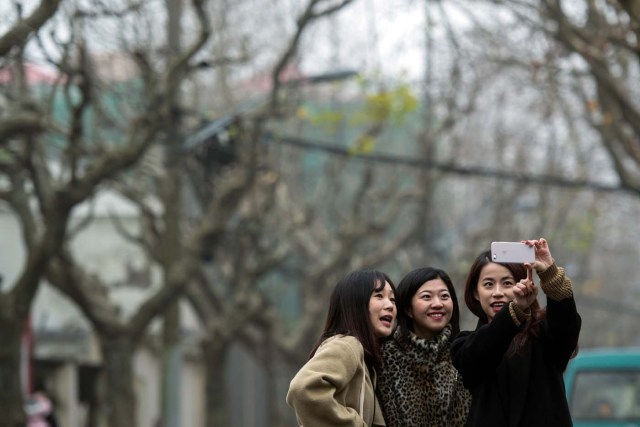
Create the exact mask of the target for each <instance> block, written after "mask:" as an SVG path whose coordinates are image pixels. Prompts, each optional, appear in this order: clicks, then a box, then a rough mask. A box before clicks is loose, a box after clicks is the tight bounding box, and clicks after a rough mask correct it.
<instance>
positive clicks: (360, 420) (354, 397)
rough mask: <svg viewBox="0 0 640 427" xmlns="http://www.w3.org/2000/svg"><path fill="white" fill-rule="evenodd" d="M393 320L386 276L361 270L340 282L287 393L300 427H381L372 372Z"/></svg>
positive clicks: (391, 287) (379, 360)
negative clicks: (314, 342) (315, 341)
mask: <svg viewBox="0 0 640 427" xmlns="http://www.w3.org/2000/svg"><path fill="white" fill-rule="evenodd" d="M395 317H396V306H395V286H394V285H393V282H392V281H391V279H389V277H388V276H387V275H386V274H384V273H381V272H379V271H375V270H360V271H355V272H352V273H349V274H348V275H347V276H345V277H344V278H343V279H342V280H340V281H339V282H338V284H337V285H336V287H335V288H334V290H333V294H332V295H331V299H330V302H329V312H328V314H327V321H326V324H325V328H324V332H323V333H322V335H321V336H320V339H319V340H318V344H317V345H316V346H315V347H314V349H313V350H312V351H311V355H310V359H309V360H308V361H307V363H306V364H305V365H304V366H303V367H302V368H301V369H300V370H299V371H298V373H297V374H296V376H295V377H294V378H293V380H291V384H290V386H289V392H288V393H287V403H288V404H289V405H290V406H291V407H292V408H293V409H294V411H295V413H296V417H297V419H298V424H299V425H300V426H306V427H322V426H327V427H337V426H350V427H351V426H358V427H361V426H384V425H385V422H384V418H383V416H382V411H381V409H380V405H379V404H378V401H377V399H376V396H375V383H376V370H378V369H379V368H380V366H381V364H382V358H381V354H380V341H381V339H382V338H384V337H387V336H389V335H390V334H391V332H392V330H393V326H394V321H395Z"/></svg>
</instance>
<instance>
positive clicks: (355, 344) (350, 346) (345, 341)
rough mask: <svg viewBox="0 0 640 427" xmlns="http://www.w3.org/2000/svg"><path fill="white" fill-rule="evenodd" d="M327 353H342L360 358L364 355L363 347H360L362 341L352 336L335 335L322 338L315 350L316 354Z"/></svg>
mask: <svg viewBox="0 0 640 427" xmlns="http://www.w3.org/2000/svg"><path fill="white" fill-rule="evenodd" d="M328 353H329V354H332V353H342V354H345V355H351V356H354V357H355V358H357V359H361V358H362V357H363V356H364V347H362V343H360V341H359V340H358V339H357V338H356V337H354V336H351V335H335V336H333V337H330V338H327V339H326V340H324V342H323V343H322V344H320V347H318V350H317V351H316V354H318V355H319V354H328Z"/></svg>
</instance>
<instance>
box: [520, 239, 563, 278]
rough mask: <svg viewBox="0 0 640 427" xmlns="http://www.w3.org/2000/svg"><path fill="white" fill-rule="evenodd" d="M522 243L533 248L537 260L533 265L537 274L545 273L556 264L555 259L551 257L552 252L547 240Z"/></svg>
mask: <svg viewBox="0 0 640 427" xmlns="http://www.w3.org/2000/svg"><path fill="white" fill-rule="evenodd" d="M522 243H526V244H527V245H529V246H533V249H534V251H535V255H536V260H535V262H534V263H533V264H531V265H532V266H533V267H534V268H535V269H536V272H537V273H538V274H540V273H543V272H544V271H545V270H546V269H547V268H549V267H551V266H552V265H553V263H554V262H555V261H554V260H553V257H552V256H551V250H549V244H548V243H547V240H546V239H545V238H543V237H541V238H540V239H538V240H522ZM525 265H527V264H525Z"/></svg>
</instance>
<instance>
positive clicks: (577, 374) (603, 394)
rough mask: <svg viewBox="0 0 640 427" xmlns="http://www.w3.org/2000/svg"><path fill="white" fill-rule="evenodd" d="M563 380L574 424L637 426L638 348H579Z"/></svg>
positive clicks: (639, 391) (639, 393)
mask: <svg viewBox="0 0 640 427" xmlns="http://www.w3.org/2000/svg"><path fill="white" fill-rule="evenodd" d="M564 381H565V385H566V392H567V400H568V401H569V408H570V410H571V417H572V419H573V425H574V426H575V427H632V426H637V427H640V348H601V349H583V350H580V352H579V353H578V356H577V357H576V358H574V359H572V360H571V361H570V362H569V366H568V367H567V370H566V371H565V374H564Z"/></svg>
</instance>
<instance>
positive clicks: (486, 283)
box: [482, 282, 493, 288]
mask: <svg viewBox="0 0 640 427" xmlns="http://www.w3.org/2000/svg"><path fill="white" fill-rule="evenodd" d="M482 286H483V287H485V288H490V287H492V286H493V283H491V282H484V283H483V284H482Z"/></svg>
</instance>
